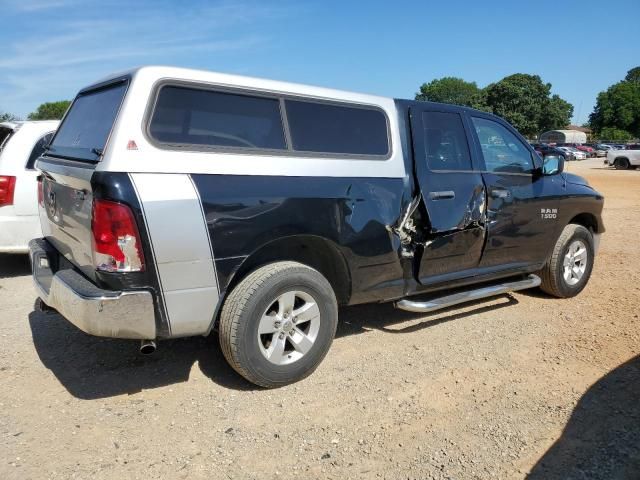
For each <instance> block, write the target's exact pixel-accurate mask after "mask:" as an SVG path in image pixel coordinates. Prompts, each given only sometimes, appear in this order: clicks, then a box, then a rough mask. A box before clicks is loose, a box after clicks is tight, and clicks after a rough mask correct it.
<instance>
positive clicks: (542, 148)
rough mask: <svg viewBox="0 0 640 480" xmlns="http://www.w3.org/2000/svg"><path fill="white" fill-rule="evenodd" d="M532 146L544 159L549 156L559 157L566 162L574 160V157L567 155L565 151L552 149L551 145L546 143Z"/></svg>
mask: <svg viewBox="0 0 640 480" xmlns="http://www.w3.org/2000/svg"><path fill="white" fill-rule="evenodd" d="M531 146H532V147H533V149H534V150H535V151H536V152H537V153H538V155H540V156H541V157H542V158H544V157H546V156H549V155H557V156H559V157H562V158H563V159H564V160H572V159H573V157H571V156H570V155H569V154H567V152H565V151H564V150H560V149H559V148H556V147H552V146H551V145H547V144H546V143H532V144H531Z"/></svg>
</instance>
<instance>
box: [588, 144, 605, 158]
mask: <svg viewBox="0 0 640 480" xmlns="http://www.w3.org/2000/svg"><path fill="white" fill-rule="evenodd" d="M585 145H586V146H588V147H591V148H593V150H594V152H595V155H594V156H596V157H606V156H607V150H606V149H604V148H600V145H599V144H597V143H585Z"/></svg>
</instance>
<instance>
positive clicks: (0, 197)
mask: <svg viewBox="0 0 640 480" xmlns="http://www.w3.org/2000/svg"><path fill="white" fill-rule="evenodd" d="M15 190H16V177H11V176H9V175H0V207H5V206H8V205H13V194H14V192H15Z"/></svg>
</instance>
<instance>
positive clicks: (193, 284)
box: [130, 173, 219, 337]
mask: <svg viewBox="0 0 640 480" xmlns="http://www.w3.org/2000/svg"><path fill="white" fill-rule="evenodd" d="M130 178H131V181H132V182H133V184H134V185H135V189H136V192H137V194H138V196H139V200H140V204H141V206H142V211H143V214H144V216H145V222H146V224H147V230H148V233H149V240H150V243H151V245H152V248H153V252H154V255H155V264H156V266H157V269H158V276H159V279H160V284H161V286H162V293H163V296H164V301H165V302H164V303H165V306H166V310H167V317H168V320H169V324H170V329H171V334H170V336H171V337H184V336H191V335H201V334H204V333H206V332H207V331H208V330H209V327H210V325H211V321H212V319H213V315H214V312H215V311H216V306H217V304H218V300H219V290H218V282H217V277H216V272H215V267H214V261H213V254H212V249H211V242H210V239H209V230H208V228H207V225H206V222H205V219H204V214H203V211H202V206H201V204H200V198H199V197H198V192H197V190H196V188H195V186H194V185H193V182H192V181H191V178H190V176H189V175H186V174H153V173H132V174H130Z"/></svg>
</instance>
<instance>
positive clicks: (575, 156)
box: [558, 147, 587, 160]
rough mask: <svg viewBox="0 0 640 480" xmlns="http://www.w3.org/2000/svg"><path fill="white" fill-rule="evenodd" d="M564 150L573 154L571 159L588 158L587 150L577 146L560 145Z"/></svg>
mask: <svg viewBox="0 0 640 480" xmlns="http://www.w3.org/2000/svg"><path fill="white" fill-rule="evenodd" d="M558 148H559V149H560V150H562V151H563V152H565V153H567V154H569V155H571V158H570V160H585V159H586V158H587V154H586V153H585V152H581V151H580V150H578V149H577V148H573V147H558Z"/></svg>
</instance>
